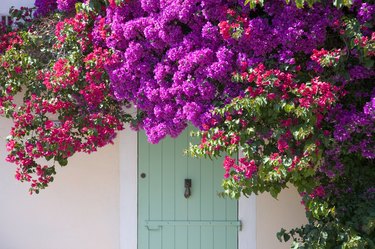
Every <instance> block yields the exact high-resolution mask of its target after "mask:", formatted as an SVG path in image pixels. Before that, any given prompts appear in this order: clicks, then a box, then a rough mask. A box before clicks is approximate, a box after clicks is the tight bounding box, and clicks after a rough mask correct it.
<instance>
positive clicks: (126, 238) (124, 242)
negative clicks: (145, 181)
mask: <svg viewBox="0 0 375 249" xmlns="http://www.w3.org/2000/svg"><path fill="white" fill-rule="evenodd" d="M119 136H120V137H119V138H120V249H137V231H138V227H137V217H138V212H137V210H138V200H137V198H138V189H137V179H138V166H137V165H138V136H137V132H135V131H133V130H131V129H130V127H129V126H126V127H125V130H124V131H122V132H121V133H120V134H119Z"/></svg>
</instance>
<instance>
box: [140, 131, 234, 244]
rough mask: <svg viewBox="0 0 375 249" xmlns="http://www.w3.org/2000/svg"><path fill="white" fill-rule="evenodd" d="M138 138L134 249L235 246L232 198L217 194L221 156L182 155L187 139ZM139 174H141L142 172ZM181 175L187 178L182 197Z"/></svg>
mask: <svg viewBox="0 0 375 249" xmlns="http://www.w3.org/2000/svg"><path fill="white" fill-rule="evenodd" d="M189 132H190V131H189V130H186V131H185V132H184V133H183V134H181V135H180V137H178V138H177V139H170V138H168V139H165V140H163V141H162V142H160V143H159V144H157V145H151V144H148V143H147V139H146V137H145V135H144V133H139V137H138V146H139V148H138V153H139V155H138V176H139V178H138V249H237V248H238V247H237V237H238V236H237V235H238V229H239V221H237V217H238V215H237V201H234V200H230V199H225V198H221V197H219V196H218V195H217V193H218V192H221V191H222V188H221V181H222V177H223V174H224V170H223V167H222V165H221V164H222V163H221V160H216V161H211V160H208V159H207V160H204V159H201V160H199V159H195V158H190V157H187V156H185V155H184V154H183V151H184V150H185V149H186V148H187V147H188V144H189V142H191V141H192V138H191V137H190V136H189ZM142 173H144V174H142ZM185 179H191V181H192V187H191V196H190V197H189V198H188V199H186V198H185V197H184V192H185Z"/></svg>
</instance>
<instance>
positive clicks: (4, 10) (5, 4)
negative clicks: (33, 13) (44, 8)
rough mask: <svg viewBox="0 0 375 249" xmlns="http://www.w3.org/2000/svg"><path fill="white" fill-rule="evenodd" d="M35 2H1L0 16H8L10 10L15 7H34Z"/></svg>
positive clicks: (20, 0) (9, 0) (4, 0)
mask: <svg viewBox="0 0 375 249" xmlns="http://www.w3.org/2000/svg"><path fill="white" fill-rule="evenodd" d="M34 2H35V1H34V0H1V2H0V15H8V13H9V8H10V7H12V6H14V7H16V8H19V7H22V6H23V7H32V6H33V5H34Z"/></svg>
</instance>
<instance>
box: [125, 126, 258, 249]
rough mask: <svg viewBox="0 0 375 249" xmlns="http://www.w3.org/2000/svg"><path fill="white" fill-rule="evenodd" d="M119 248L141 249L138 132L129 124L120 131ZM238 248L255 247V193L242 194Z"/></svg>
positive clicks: (239, 208)
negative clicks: (246, 196)
mask: <svg viewBox="0 0 375 249" xmlns="http://www.w3.org/2000/svg"><path fill="white" fill-rule="evenodd" d="M118 138H119V165H120V169H119V173H120V175H119V178H120V179H119V180H120V191H119V195H120V203H119V209H120V210H119V212H120V227H119V229H120V234H119V236H120V238H119V239H120V247H119V248H120V249H138V248H137V240H138V236H137V231H138V133H137V132H135V131H133V130H131V129H130V127H129V126H128V125H127V126H126V127H125V130H124V131H122V132H120V133H119V136H118ZM238 219H239V220H240V221H241V222H242V229H241V231H239V232H238V249H256V235H257V234H256V197H255V196H254V195H253V196H250V198H245V197H244V198H240V200H239V201H238Z"/></svg>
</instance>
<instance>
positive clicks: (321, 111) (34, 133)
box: [0, 0, 375, 248]
mask: <svg viewBox="0 0 375 249" xmlns="http://www.w3.org/2000/svg"><path fill="white" fill-rule="evenodd" d="M35 5H36V7H37V9H36V10H35V12H33V14H31V13H32V11H30V10H27V9H23V10H20V11H18V10H13V11H12V14H13V16H14V17H15V18H16V24H15V25H13V26H11V27H9V26H8V27H2V29H1V30H2V31H1V32H2V33H1V43H0V53H1V54H0V63H1V65H2V67H1V69H0V77H1V94H0V100H1V101H0V103H1V112H2V114H3V116H5V117H7V118H11V119H12V120H13V124H14V125H13V128H12V131H11V134H10V136H9V138H8V144H7V149H8V151H9V155H8V157H7V160H8V161H10V162H14V163H16V164H17V165H18V168H17V172H16V177H17V179H19V180H21V181H27V182H30V183H31V189H30V190H31V192H38V191H39V190H40V189H43V188H45V187H47V186H48V184H49V183H50V182H51V181H52V180H53V177H54V175H55V164H57V163H58V164H60V165H62V166H64V165H66V164H67V160H68V158H69V157H70V156H72V155H73V154H74V153H76V152H88V153H90V152H93V151H95V150H96V149H97V148H98V147H101V146H104V145H106V144H108V143H111V142H112V141H113V139H114V137H115V135H116V132H117V131H119V130H121V129H122V128H123V124H124V123H127V122H131V123H132V126H133V128H135V129H143V130H145V132H146V135H147V137H148V140H149V142H151V143H157V142H159V141H160V140H161V139H163V138H164V137H166V136H171V137H177V136H178V135H179V134H180V133H181V132H182V131H183V130H184V129H185V128H186V127H187V125H188V124H189V123H192V124H193V125H194V126H196V127H197V128H199V129H200V131H199V132H198V133H197V134H196V135H197V136H199V137H200V138H201V143H200V144H198V145H192V146H191V147H190V152H191V154H192V155H193V156H205V157H218V156H220V155H221V154H222V153H224V152H225V153H226V154H229V156H227V157H225V159H224V165H223V166H224V168H225V170H226V173H225V175H224V178H225V179H224V183H223V187H224V191H225V193H226V194H228V195H229V196H231V197H235V198H238V197H239V196H240V195H242V194H243V195H250V194H253V193H255V194H258V193H262V192H270V193H271V194H272V195H273V196H274V197H276V196H277V194H278V193H279V192H280V191H281V190H282V189H283V188H285V187H287V186H288V184H292V185H294V186H296V187H297V189H298V190H299V192H300V194H301V197H302V200H303V201H302V202H303V204H304V205H305V207H306V211H307V216H308V218H309V222H310V223H309V224H308V225H306V226H304V227H302V228H300V229H295V230H292V231H290V232H289V233H287V232H286V231H284V230H283V231H282V232H281V233H280V234H279V237H280V239H281V238H283V239H284V240H288V239H290V237H292V238H293V240H294V246H295V248H334V247H338V246H339V247H342V248H372V247H374V243H375V242H374V240H373V238H375V234H374V233H375V218H374V216H375V214H374V209H375V207H374V205H375V204H374V203H375V202H374V199H375V196H374V195H375V191H374V189H375V186H374V182H375V181H374V179H375V176H374V174H375V173H374V172H375V171H374V158H375V142H374V138H373V135H374V130H375V129H374V123H375V90H374V83H373V81H374V76H375V71H374V70H373V66H374V46H375V45H374V44H375V35H374V30H373V23H374V8H375V7H374V5H373V4H372V3H371V1H353V2H352V1H322V2H318V1H291V2H289V1H282V0H277V1H252V0H250V1H245V2H243V1H224V0H204V1H196V0H187V1H181V2H178V1H158V0H150V1H144V0H141V1H137V0H130V1H115V0H111V1H104V0H102V1H101V0H91V1H75V0H72V1H66V0H64V1H63V0H57V1H55V0H36V2H35ZM30 15H33V18H30ZM17 19H25V20H26V21H25V22H18V21H17ZM18 100H19V101H18ZM17 101H18V102H17ZM130 104H132V105H134V106H135V107H136V108H137V109H138V111H139V115H138V116H137V117H135V118H132V117H131V116H130V115H129V114H127V113H126V112H125V111H124V110H125V107H127V106H128V105H130ZM240 148H241V150H242V152H243V157H242V158H240V159H239V161H238V162H236V160H234V159H233V158H232V157H231V156H230V155H231V154H233V153H237V152H238V151H239V150H240ZM41 159H47V160H49V161H50V162H51V163H42V161H41Z"/></svg>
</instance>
